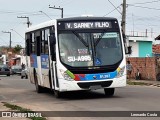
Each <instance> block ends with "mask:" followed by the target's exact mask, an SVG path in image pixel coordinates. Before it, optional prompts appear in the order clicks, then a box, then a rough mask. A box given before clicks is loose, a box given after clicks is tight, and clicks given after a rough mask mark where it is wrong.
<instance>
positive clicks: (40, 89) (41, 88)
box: [34, 75, 43, 93]
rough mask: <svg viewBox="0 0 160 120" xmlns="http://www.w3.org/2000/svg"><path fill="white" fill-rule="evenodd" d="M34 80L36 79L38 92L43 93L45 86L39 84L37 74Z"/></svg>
mask: <svg viewBox="0 0 160 120" xmlns="http://www.w3.org/2000/svg"><path fill="white" fill-rule="evenodd" d="M34 80H35V87H36V91H37V93H42V92H43V87H41V86H39V85H38V79H37V76H36V75H34Z"/></svg>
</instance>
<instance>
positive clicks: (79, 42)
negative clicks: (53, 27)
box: [58, 30, 123, 67]
mask: <svg viewBox="0 0 160 120" xmlns="http://www.w3.org/2000/svg"><path fill="white" fill-rule="evenodd" d="M58 39H59V51H60V60H61V62H62V63H64V64H66V65H69V66H72V67H92V66H107V65H114V64H116V63H118V62H119V61H120V60H122V57H123V54H122V45H121V39H120V34H119V32H106V31H100V30H99V31H98V30H97V31H90V32H87V33H84V32H79V31H65V32H61V33H59V34H58Z"/></svg>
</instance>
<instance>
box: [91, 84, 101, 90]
mask: <svg viewBox="0 0 160 120" xmlns="http://www.w3.org/2000/svg"><path fill="white" fill-rule="evenodd" d="M100 88H102V86H101V85H93V86H90V89H91V90H96V89H100Z"/></svg>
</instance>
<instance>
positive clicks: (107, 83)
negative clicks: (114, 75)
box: [77, 81, 113, 89]
mask: <svg viewBox="0 0 160 120" xmlns="http://www.w3.org/2000/svg"><path fill="white" fill-rule="evenodd" d="M112 82H113V81H102V82H81V83H77V84H78V86H79V87H80V88H84V89H89V88H90V87H91V86H96V85H101V86H102V87H109V86H110V85H111V84H112Z"/></svg>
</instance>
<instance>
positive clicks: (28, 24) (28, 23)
mask: <svg viewBox="0 0 160 120" xmlns="http://www.w3.org/2000/svg"><path fill="white" fill-rule="evenodd" d="M17 18H26V19H27V26H28V28H29V26H30V24H31V23H30V21H29V17H26V16H21V17H18V16H17Z"/></svg>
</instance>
